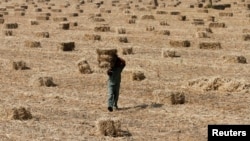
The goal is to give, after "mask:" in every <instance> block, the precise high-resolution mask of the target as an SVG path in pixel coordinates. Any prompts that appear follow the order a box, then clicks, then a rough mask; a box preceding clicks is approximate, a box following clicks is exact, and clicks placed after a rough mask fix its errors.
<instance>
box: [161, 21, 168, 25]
mask: <svg viewBox="0 0 250 141" xmlns="http://www.w3.org/2000/svg"><path fill="white" fill-rule="evenodd" d="M160 25H161V26H169V24H168V22H167V21H166V20H165V21H160Z"/></svg>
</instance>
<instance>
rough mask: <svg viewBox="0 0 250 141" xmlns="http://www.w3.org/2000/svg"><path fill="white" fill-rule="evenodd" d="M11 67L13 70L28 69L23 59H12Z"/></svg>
mask: <svg viewBox="0 0 250 141" xmlns="http://www.w3.org/2000/svg"><path fill="white" fill-rule="evenodd" d="M12 68H13V69H14V70H26V69H29V67H27V65H26V62H24V61H13V62H12Z"/></svg>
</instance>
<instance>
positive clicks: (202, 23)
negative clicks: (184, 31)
mask: <svg viewBox="0 0 250 141" xmlns="http://www.w3.org/2000/svg"><path fill="white" fill-rule="evenodd" d="M192 24H194V25H204V24H205V22H204V20H203V19H193V22H192Z"/></svg>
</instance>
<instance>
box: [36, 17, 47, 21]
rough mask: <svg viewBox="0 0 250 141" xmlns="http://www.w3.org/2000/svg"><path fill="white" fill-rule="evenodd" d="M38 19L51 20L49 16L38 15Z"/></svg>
mask: <svg viewBox="0 0 250 141" xmlns="http://www.w3.org/2000/svg"><path fill="white" fill-rule="evenodd" d="M36 20H38V21H47V20H49V16H36Z"/></svg>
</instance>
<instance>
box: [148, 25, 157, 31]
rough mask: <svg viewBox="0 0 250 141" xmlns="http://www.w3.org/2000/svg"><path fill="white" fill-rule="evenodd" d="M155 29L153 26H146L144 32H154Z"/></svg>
mask: <svg viewBox="0 0 250 141" xmlns="http://www.w3.org/2000/svg"><path fill="white" fill-rule="evenodd" d="M154 30H155V27H154V26H147V27H146V31H154Z"/></svg>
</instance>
